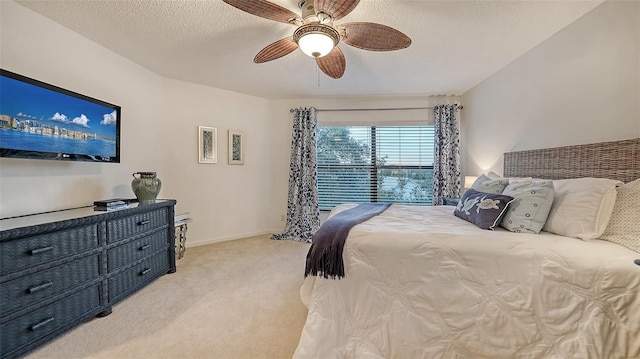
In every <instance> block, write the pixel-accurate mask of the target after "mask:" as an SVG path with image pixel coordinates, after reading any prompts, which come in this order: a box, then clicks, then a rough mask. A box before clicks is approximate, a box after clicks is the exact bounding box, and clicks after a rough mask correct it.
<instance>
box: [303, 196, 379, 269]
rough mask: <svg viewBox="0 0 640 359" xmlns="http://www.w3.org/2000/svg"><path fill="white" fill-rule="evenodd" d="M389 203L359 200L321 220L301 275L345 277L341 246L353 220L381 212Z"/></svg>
mask: <svg viewBox="0 0 640 359" xmlns="http://www.w3.org/2000/svg"><path fill="white" fill-rule="evenodd" d="M390 205H391V203H362V204H359V205H357V206H355V207H353V208H349V209H347V210H344V211H342V212H340V213H338V214H336V215H335V216H333V217H331V218H329V219H328V220H327V221H326V222H324V223H323V224H322V226H320V229H318V231H317V232H316V233H315V234H314V235H313V237H312V238H311V248H309V253H307V265H306V268H305V270H304V276H305V277H306V276H308V275H313V276H317V275H322V276H323V277H325V278H329V277H331V278H332V279H336V277H338V278H344V262H343V261H342V249H343V248H344V242H345V241H346V239H347V236H348V235H349V231H350V230H351V228H352V227H353V226H355V225H356V224H359V223H362V222H364V221H366V220H368V219H369V218H371V217H373V216H376V215H378V214H380V213H382V212H384V211H385V210H386V209H387V208H389V206H390Z"/></svg>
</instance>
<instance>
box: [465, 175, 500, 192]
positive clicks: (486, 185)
mask: <svg viewBox="0 0 640 359" xmlns="http://www.w3.org/2000/svg"><path fill="white" fill-rule="evenodd" d="M508 184H509V179H508V178H497V179H490V178H489V177H487V176H485V175H480V177H478V178H477V179H476V180H475V182H473V184H472V185H471V188H473V189H475V190H476V191H478V192H484V193H493V194H502V191H504V188H505V187H507V185H508Z"/></svg>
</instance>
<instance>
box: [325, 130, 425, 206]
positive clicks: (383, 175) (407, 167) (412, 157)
mask: <svg viewBox="0 0 640 359" xmlns="http://www.w3.org/2000/svg"><path fill="white" fill-rule="evenodd" d="M316 141H317V159H318V196H319V205H320V209H323V210H328V209H331V208H333V207H335V206H336V205H338V204H341V203H346V202H356V203H362V202H392V203H402V204H412V205H431V198H432V192H433V181H432V179H433V153H434V129H433V126H318V128H317V138H316Z"/></svg>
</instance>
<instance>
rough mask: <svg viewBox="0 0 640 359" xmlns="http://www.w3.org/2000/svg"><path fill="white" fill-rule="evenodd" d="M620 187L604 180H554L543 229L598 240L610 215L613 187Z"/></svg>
mask: <svg viewBox="0 0 640 359" xmlns="http://www.w3.org/2000/svg"><path fill="white" fill-rule="evenodd" d="M621 184H622V182H620V181H616V180H611V179H606V178H576V179H566V180H555V181H553V186H554V188H555V194H554V197H553V205H552V206H551V211H549V216H548V217H547V222H546V223H545V225H544V228H543V230H544V231H547V232H551V233H556V234H559V235H562V236H567V237H576V238H580V239H583V240H585V241H587V240H589V239H593V238H598V237H600V236H601V235H602V233H603V232H604V230H605V229H606V228H607V224H608V223H609V219H610V218H611V213H612V212H613V206H614V204H615V202H616V186H618V185H621Z"/></svg>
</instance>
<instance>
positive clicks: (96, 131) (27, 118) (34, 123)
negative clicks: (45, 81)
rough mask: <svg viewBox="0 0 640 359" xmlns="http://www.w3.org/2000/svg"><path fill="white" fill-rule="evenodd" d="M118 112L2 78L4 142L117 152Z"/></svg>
mask: <svg viewBox="0 0 640 359" xmlns="http://www.w3.org/2000/svg"><path fill="white" fill-rule="evenodd" d="M116 136H117V113H116V110H115V109H114V108H111V107H107V106H103V105H101V104H99V103H95V102H92V101H89V100H85V99H81V98H78V97H74V96H71V95H67V94H64V93H61V92H57V91H53V90H50V89H47V88H43V87H39V86H36V85H33V84H30V83H26V82H22V81H18V80H16V79H13V78H9V77H5V76H1V77H0V147H2V148H3V149H11V150H24V151H37V152H50V153H61V154H73V155H83V156H90V157H95V158H96V160H99V161H108V160H109V159H110V158H112V157H115V156H116Z"/></svg>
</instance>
